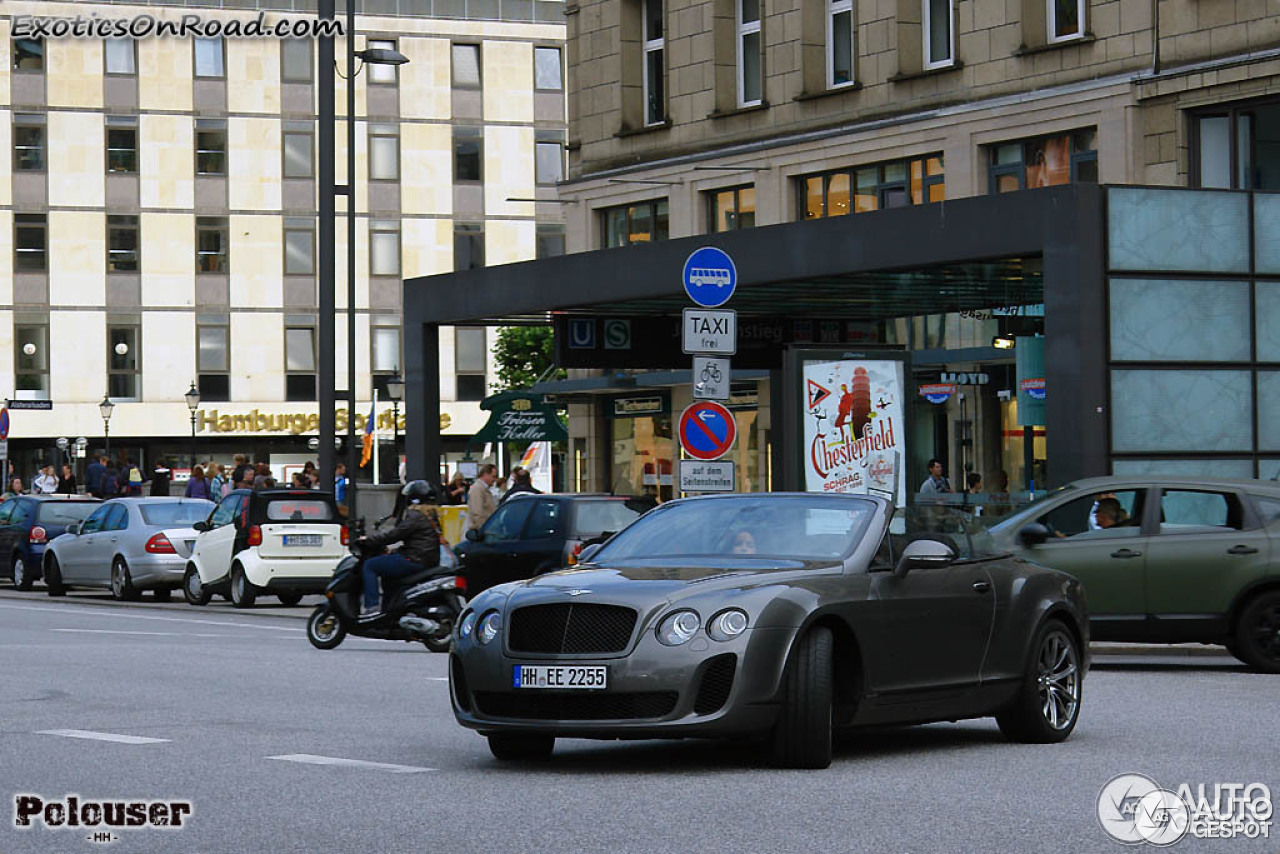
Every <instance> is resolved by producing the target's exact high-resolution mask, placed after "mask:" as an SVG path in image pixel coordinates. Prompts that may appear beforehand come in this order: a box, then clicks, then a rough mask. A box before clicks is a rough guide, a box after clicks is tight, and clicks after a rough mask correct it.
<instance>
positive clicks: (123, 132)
mask: <svg viewBox="0 0 1280 854" xmlns="http://www.w3.org/2000/svg"><path fill="white" fill-rule="evenodd" d="M107 171H108V172H123V173H131V172H137V171H138V120H137V119H136V118H134V117H133V116H107Z"/></svg>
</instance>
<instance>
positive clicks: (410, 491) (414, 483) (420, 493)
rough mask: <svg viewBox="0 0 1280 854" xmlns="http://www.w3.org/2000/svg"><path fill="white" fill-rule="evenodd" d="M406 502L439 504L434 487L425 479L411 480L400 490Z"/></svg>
mask: <svg viewBox="0 0 1280 854" xmlns="http://www.w3.org/2000/svg"><path fill="white" fill-rule="evenodd" d="M400 494H401V495H403V496H404V497H405V502H406V503H408V504H439V503H440V501H439V498H438V497H437V495H436V490H435V488H434V487H433V486H432V485H431V484H429V483H427V482H426V481H425V480H411V481H409V482H408V483H406V484H405V485H404V488H403V489H401V490H400Z"/></svg>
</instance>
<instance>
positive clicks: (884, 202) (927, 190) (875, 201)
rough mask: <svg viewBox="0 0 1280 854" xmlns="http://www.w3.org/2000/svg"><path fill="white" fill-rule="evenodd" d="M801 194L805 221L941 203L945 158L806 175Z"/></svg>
mask: <svg viewBox="0 0 1280 854" xmlns="http://www.w3.org/2000/svg"><path fill="white" fill-rule="evenodd" d="M799 191H800V199H799V202H798V208H799V210H800V211H801V212H802V215H801V218H802V219H823V218H825V217H832V216H844V215H845V214H849V213H864V212H866V211H878V210H883V209H885V208H900V207H905V206H906V205H922V204H925V203H927V202H938V201H942V200H943V199H944V198H945V197H946V183H945V180H944V176H943V162H942V155H940V154H935V155H929V156H925V157H919V158H914V159H911V160H893V161H890V162H888V163H880V164H876V165H873V166H858V167H855V168H853V169H840V170H837V171H834V172H822V173H819V174H816V175H805V176H803V177H801V178H800V180H799Z"/></svg>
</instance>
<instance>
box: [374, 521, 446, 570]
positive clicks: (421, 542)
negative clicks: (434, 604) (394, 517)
mask: <svg viewBox="0 0 1280 854" xmlns="http://www.w3.org/2000/svg"><path fill="white" fill-rule="evenodd" d="M366 539H367V540H368V542H369V545H371V546H389V545H391V544H392V543H396V542H398V543H401V544H402V545H401V546H400V551H399V554H400V555H402V556H403V557H405V558H407V559H409V560H411V561H413V562H414V563H416V564H420V565H421V566H424V567H432V566H439V565H440V530H439V529H438V528H437V527H436V525H435V523H434V522H433V521H432V520H431V519H429V518H427V516H426V515H425V514H423V513H420V512H418V511H417V510H414V509H412V508H409V509H407V510H405V512H404V515H403V516H402V517H401V518H400V522H399V524H397V525H396V526H395V527H394V528H392V529H391V530H390V531H383V532H382V533H380V534H370V535H369V536H368V537H366Z"/></svg>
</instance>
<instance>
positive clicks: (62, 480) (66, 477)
mask: <svg viewBox="0 0 1280 854" xmlns="http://www.w3.org/2000/svg"><path fill="white" fill-rule="evenodd" d="M58 494H59V495H75V494H76V473H75V472H73V471H72V470H71V466H69V465H67V464H66V463H63V464H62V476H61V477H59V478H58Z"/></svg>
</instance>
